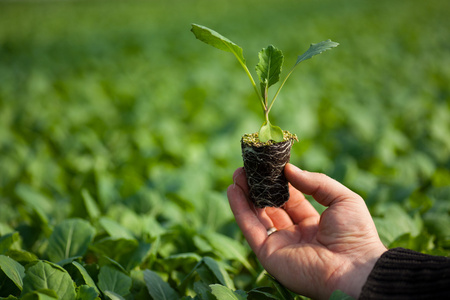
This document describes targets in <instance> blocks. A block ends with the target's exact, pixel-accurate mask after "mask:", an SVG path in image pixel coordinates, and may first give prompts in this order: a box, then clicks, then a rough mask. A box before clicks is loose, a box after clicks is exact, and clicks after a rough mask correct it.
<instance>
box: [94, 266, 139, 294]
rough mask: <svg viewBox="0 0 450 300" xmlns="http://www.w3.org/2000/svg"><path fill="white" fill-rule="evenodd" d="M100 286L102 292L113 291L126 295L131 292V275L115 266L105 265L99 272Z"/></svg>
mask: <svg viewBox="0 0 450 300" xmlns="http://www.w3.org/2000/svg"><path fill="white" fill-rule="evenodd" d="M98 287H99V288H100V290H101V291H102V292H106V291H111V292H114V293H116V294H118V295H120V296H125V295H127V294H129V293H130V288H131V277H130V276H128V275H127V274H125V273H123V272H121V271H119V270H117V269H116V268H115V267H113V266H110V265H105V266H103V267H101V268H100V272H99V274H98Z"/></svg>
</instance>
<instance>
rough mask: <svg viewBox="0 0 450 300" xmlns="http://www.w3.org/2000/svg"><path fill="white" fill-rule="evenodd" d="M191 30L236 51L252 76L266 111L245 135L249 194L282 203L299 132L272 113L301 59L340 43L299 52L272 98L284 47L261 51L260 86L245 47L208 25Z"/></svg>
mask: <svg viewBox="0 0 450 300" xmlns="http://www.w3.org/2000/svg"><path fill="white" fill-rule="evenodd" d="M191 31H192V32H193V33H194V35H195V36H196V37H197V39H199V40H201V41H202V42H205V43H206V44H208V45H211V46H213V47H215V48H218V49H220V50H223V51H227V52H231V53H233V54H234V56H235V57H236V58H237V60H238V62H239V64H240V65H241V66H242V68H243V69H244V71H245V73H246V74H247V76H248V78H249V79H250V82H251V84H252V86H253V88H254V90H255V93H256V95H257V97H258V99H259V102H260V105H261V108H262V111H263V114H264V122H263V124H262V126H261V128H260V130H259V132H258V133H254V134H245V135H244V136H243V137H242V139H241V148H242V157H243V161H244V169H245V173H246V176H247V181H248V185H249V196H250V199H251V200H252V201H253V203H254V204H255V206H256V207H259V208H263V207H266V206H274V207H280V206H282V205H283V204H284V203H285V202H286V201H288V200H289V185H288V182H287V180H286V178H285V177H284V166H285V165H286V164H287V163H288V162H289V159H290V151H291V146H292V143H293V142H294V141H297V136H296V135H295V134H291V133H290V132H288V131H283V130H282V129H281V128H280V127H278V126H275V125H273V124H272V123H271V122H270V119H269V113H270V111H271V109H272V106H273V104H274V103H275V100H276V99H277V97H278V95H279V93H280V91H281V89H282V88H283V86H284V84H285V83H286V81H287V79H288V78H289V76H291V74H292V72H293V71H294V69H295V68H296V67H297V66H298V64H299V63H301V62H302V61H305V60H307V59H310V58H311V57H313V56H315V55H317V54H320V53H322V52H324V51H326V50H328V49H331V48H334V47H337V46H338V45H339V44H338V43H335V42H332V41H331V40H326V41H323V42H320V43H317V44H311V46H310V47H309V49H308V50H307V51H306V52H305V53H303V54H302V55H300V56H298V58H297V61H296V62H295V64H294V66H293V67H292V68H291V69H290V70H289V72H288V73H287V75H286V76H285V77H284V79H283V81H282V82H281V84H280V85H279V87H278V89H277V91H276V92H275V94H274V96H273V97H272V98H269V88H270V87H271V86H273V85H274V84H275V83H277V82H278V81H280V75H281V69H282V66H283V60H284V57H283V53H282V52H281V50H279V49H277V48H275V47H274V46H272V45H269V46H267V48H263V49H262V50H261V51H260V52H259V54H258V56H259V63H258V64H257V65H256V74H257V75H258V79H259V86H258V85H257V84H256V82H255V80H254V79H253V76H252V74H251V73H250V71H249V70H248V68H247V65H246V63H245V58H244V55H243V50H242V48H241V47H239V46H238V45H236V44H235V43H233V42H232V41H230V40H229V39H227V38H226V37H224V36H222V35H221V34H219V33H217V32H216V31H214V30H211V29H209V28H207V27H205V26H201V25H197V24H192V29H191Z"/></svg>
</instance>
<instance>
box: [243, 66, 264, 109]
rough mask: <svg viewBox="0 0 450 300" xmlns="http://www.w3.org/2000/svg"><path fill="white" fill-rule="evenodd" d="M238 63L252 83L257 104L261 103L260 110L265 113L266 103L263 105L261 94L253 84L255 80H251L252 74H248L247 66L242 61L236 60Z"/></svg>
mask: <svg viewBox="0 0 450 300" xmlns="http://www.w3.org/2000/svg"><path fill="white" fill-rule="evenodd" d="M238 61H239V63H240V64H241V66H242V67H243V68H244V70H245V73H247V76H248V78H249V79H250V82H251V83H252V85H253V88H254V89H255V92H256V95H257V96H258V99H259V102H260V103H261V106H262V109H263V111H264V112H265V111H266V109H267V103H264V102H265V101H264V98H263V96H262V95H261V93H260V92H259V90H258V87H257V86H256V83H255V80H254V79H253V76H252V74H251V73H250V71H249V70H248V68H247V65H246V64H245V63H244V62H243V61H241V60H240V59H238ZM266 98H267V97H266Z"/></svg>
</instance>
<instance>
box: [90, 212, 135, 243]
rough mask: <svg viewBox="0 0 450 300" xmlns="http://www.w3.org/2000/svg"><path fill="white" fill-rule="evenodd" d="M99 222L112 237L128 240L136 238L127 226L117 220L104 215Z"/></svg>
mask: <svg viewBox="0 0 450 300" xmlns="http://www.w3.org/2000/svg"><path fill="white" fill-rule="evenodd" d="M99 223H100V225H101V226H102V227H103V229H105V231H106V232H107V233H108V234H109V236H111V237H112V238H124V239H128V240H134V239H135V238H134V236H133V234H132V233H131V232H130V231H129V230H128V229H127V228H125V227H123V226H122V225H120V224H119V223H117V222H116V221H113V220H111V219H108V218H106V217H103V218H101V219H100V220H99Z"/></svg>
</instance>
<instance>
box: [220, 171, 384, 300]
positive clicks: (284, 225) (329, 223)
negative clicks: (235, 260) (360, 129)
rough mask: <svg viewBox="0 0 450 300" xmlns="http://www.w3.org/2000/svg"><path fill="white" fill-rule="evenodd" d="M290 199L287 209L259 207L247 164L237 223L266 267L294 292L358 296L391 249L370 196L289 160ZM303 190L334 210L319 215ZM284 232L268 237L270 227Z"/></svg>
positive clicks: (239, 180) (235, 189)
mask: <svg viewBox="0 0 450 300" xmlns="http://www.w3.org/2000/svg"><path fill="white" fill-rule="evenodd" d="M285 175H286V178H287V179H288V181H289V182H290V195H291V196H290V199H289V201H288V202H286V204H285V205H284V207H283V208H274V207H267V208H265V209H257V208H255V207H254V206H253V204H252V203H251V202H250V200H249V199H248V185H247V179H246V176H245V171H244V170H243V168H239V169H237V170H236V172H235V173H234V176H233V178H234V184H233V185H230V187H229V188H228V191H227V193H228V199H229V202H230V206H231V210H232V211H233V214H234V216H235V218H236V222H237V224H238V225H239V227H240V228H241V230H242V232H243V234H244V236H245V238H246V240H247V242H248V243H249V245H250V247H251V248H252V250H253V251H254V252H255V254H256V256H257V257H258V259H259V261H260V262H261V264H262V265H263V267H264V268H265V269H266V271H267V272H268V273H269V274H271V275H272V276H274V277H275V278H276V279H277V280H278V281H280V282H281V283H282V284H283V285H284V286H286V287H287V288H289V289H290V290H291V291H293V292H296V293H299V294H302V295H305V296H308V297H312V298H314V299H328V298H329V296H330V295H331V293H332V292H333V291H335V290H337V289H339V290H341V291H343V292H345V293H346V294H348V295H350V296H352V297H355V298H358V296H359V294H360V292H361V288H362V286H363V285H364V283H365V281H366V279H367V277H368V275H369V273H370V272H371V270H372V268H373V266H374V265H375V262H376V261H377V259H378V258H379V257H380V256H381V254H382V253H383V252H385V251H386V248H385V247H384V246H383V244H382V243H381V241H380V239H379V237H378V233H377V230H376V228H375V225H374V223H373V220H372V217H371V215H370V213H369V211H368V209H367V207H366V205H365V203H364V200H363V199H362V198H361V197H360V196H359V195H357V194H356V193H354V192H352V191H351V190H349V189H348V188H346V187H345V186H343V185H342V184H340V183H339V182H337V181H335V180H333V179H331V178H330V177H328V176H326V175H324V174H320V173H311V172H307V171H302V170H300V169H298V168H297V167H295V166H293V165H291V164H287V165H286V167H285ZM302 193H305V194H308V195H312V196H313V198H314V199H315V200H316V201H317V202H319V203H320V204H322V205H324V206H327V207H328V208H327V209H326V210H325V211H324V212H323V213H322V215H319V213H318V212H317V211H316V210H315V209H314V207H313V206H312V205H311V203H309V201H308V200H306V199H305V197H304V195H303V194H302ZM271 227H275V228H277V230H278V231H276V232H275V233H273V234H271V235H270V236H268V234H267V229H269V228H271Z"/></svg>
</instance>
